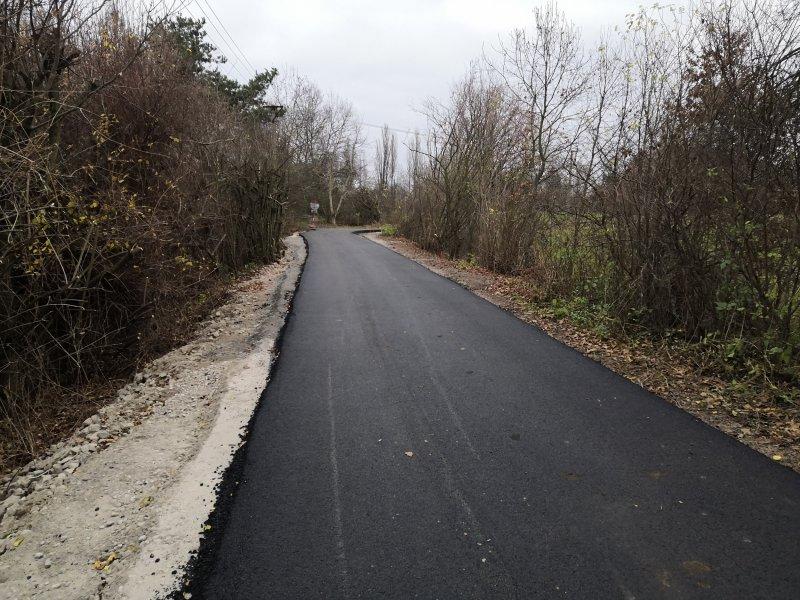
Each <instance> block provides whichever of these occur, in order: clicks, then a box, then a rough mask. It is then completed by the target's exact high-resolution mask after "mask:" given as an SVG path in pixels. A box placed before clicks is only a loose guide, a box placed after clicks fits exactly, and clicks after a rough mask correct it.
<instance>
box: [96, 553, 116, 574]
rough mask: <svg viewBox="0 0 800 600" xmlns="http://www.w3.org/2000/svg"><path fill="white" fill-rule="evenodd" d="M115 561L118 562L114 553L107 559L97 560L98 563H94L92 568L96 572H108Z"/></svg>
mask: <svg viewBox="0 0 800 600" xmlns="http://www.w3.org/2000/svg"><path fill="white" fill-rule="evenodd" d="M115 560H117V553H116V552H112V553H111V554H109V555H108V556H107V557H106V558H105V559H103V560H100V559H97V560H96V561H94V563H92V568H93V569H94V570H95V571H108V566H109V565H110V564H111V563H112V562H114V561H115Z"/></svg>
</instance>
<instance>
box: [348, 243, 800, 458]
mask: <svg viewBox="0 0 800 600" xmlns="http://www.w3.org/2000/svg"><path fill="white" fill-rule="evenodd" d="M363 235H364V236H365V237H367V238H368V239H370V240H372V241H373V242H376V243H378V244H381V245H383V246H386V247H387V248H389V249H391V250H394V251H395V252H397V253H398V254H401V255H402V256H405V257H406V258H410V259H411V260H413V261H415V262H417V263H419V264H421V265H423V266H424V267H426V268H428V269H430V270H431V271H433V272H435V273H437V274H439V275H441V276H443V277H446V278H448V279H450V280H452V281H455V282H456V283H459V284H460V285H462V286H464V287H466V288H467V289H469V290H471V291H472V292H474V293H475V294H476V295H478V296H480V297H482V298H484V299H485V300H488V301H489V302H491V303H493V304H495V305H497V306H499V307H501V308H503V309H505V310H508V311H510V312H512V313H513V314H514V315H516V316H517V317H518V318H520V319H521V320H523V321H525V322H528V323H531V324H533V325H536V326H537V327H539V328H540V329H542V330H543V331H545V332H546V333H547V334H548V335H550V336H551V337H553V338H555V339H557V340H559V341H560V342H562V343H564V344H566V345H567V346H570V347H572V348H574V349H576V350H578V351H579V352H581V353H582V354H584V355H585V356H587V357H589V358H591V359H593V360H595V361H597V362H599V363H601V364H603V365H605V366H606V367H608V368H609V369H611V370H612V371H614V372H616V373H618V374H619V375H622V376H623V377H625V378H627V379H629V380H630V381H632V382H634V383H636V384H637V385H639V386H641V387H643V388H644V389H646V390H648V391H650V392H653V393H655V394H658V395H659V396H661V397H662V398H664V399H666V400H667V401H669V402H671V403H672V404H675V405H676V406H679V407H680V408H682V409H683V410H685V411H687V412H689V413H691V414H693V415H694V416H695V417H697V418H699V419H700V420H702V421H704V422H705V423H707V424H709V425H711V426H712V427H715V428H717V429H719V430H721V431H723V432H725V433H727V434H728V435H730V436H731V437H734V438H736V439H738V440H739V441H740V442H742V443H744V444H746V445H748V446H750V447H751V448H753V449H754V450H756V451H758V452H761V453H762V454H764V455H766V456H768V457H770V458H771V459H772V460H774V461H776V462H780V463H781V464H783V465H785V466H787V467H789V468H791V469H793V470H795V471H797V472H799V473H800V407H797V406H793V405H784V406H780V405H777V404H776V403H775V402H774V400H773V399H772V398H770V397H768V396H767V395H763V396H762V397H759V394H754V393H752V392H753V390H747V389H745V390H742V389H740V388H739V387H737V385H736V383H735V382H731V381H727V380H725V379H723V378H722V377H719V376H717V375H715V374H714V373H713V372H705V371H703V369H701V368H698V366H697V364H696V361H695V360H694V358H695V357H694V356H692V355H691V352H689V351H686V350H685V349H683V348H681V347H679V346H671V345H669V344H666V343H657V342H656V341H654V340H648V339H636V340H624V339H617V338H607V337H606V338H604V337H600V336H598V335H597V334H596V333H595V332H594V331H592V330H588V329H587V328H585V327H579V326H577V325H575V324H573V323H571V322H570V321H569V320H567V319H556V318H554V317H552V316H551V315H549V314H547V311H545V310H542V309H541V307H539V306H537V305H536V303H535V302H532V301H531V299H530V286H529V285H528V284H527V282H525V281H524V279H523V278H520V277H514V276H504V275H499V274H497V273H493V272H491V271H489V270H487V269H483V268H480V267H475V266H471V265H467V264H464V263H463V262H458V261H454V260H450V259H448V258H446V257H444V256H440V255H437V254H434V253H432V252H428V251H426V250H423V249H421V248H420V247H419V246H417V245H416V244H414V243H413V242H411V241H409V240H406V239H404V238H402V237H385V236H382V235H381V234H380V233H376V232H369V233H364V234H363Z"/></svg>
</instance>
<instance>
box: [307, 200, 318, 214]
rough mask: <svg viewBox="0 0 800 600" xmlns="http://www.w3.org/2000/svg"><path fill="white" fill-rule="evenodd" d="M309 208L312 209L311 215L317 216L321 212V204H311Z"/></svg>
mask: <svg viewBox="0 0 800 600" xmlns="http://www.w3.org/2000/svg"><path fill="white" fill-rule="evenodd" d="M309 207H311V214H313V215H315V214H317V212H318V211H319V202H311V203H309Z"/></svg>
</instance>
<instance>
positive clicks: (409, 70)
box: [187, 0, 650, 156]
mask: <svg viewBox="0 0 800 600" xmlns="http://www.w3.org/2000/svg"><path fill="white" fill-rule="evenodd" d="M541 4H542V2H537V1H531V0H528V1H523V0H489V1H488V2H486V1H478V0H441V1H440V0H424V1H420V0H400V1H394V2H383V1H375V0H373V1H367V0H335V1H321V0H279V1H264V0H261V1H257V0H190V1H189V3H188V5H187V9H188V11H189V12H190V13H191V14H192V15H193V16H195V17H202V16H203V15H204V14H205V15H207V17H208V19H207V20H208V21H209V22H210V23H209V24H208V25H207V26H206V29H207V30H208V32H209V36H210V38H211V40H212V41H213V42H214V43H215V44H216V45H217V46H218V47H220V49H221V50H222V51H223V53H224V54H226V55H227V56H228V58H229V60H230V65H228V66H226V67H225V68H224V69H225V70H228V71H229V72H230V74H231V75H232V76H234V77H236V78H239V79H241V78H242V76H243V75H246V74H248V73H249V72H250V69H249V67H248V66H247V65H246V64H243V63H244V61H243V60H242V59H241V58H239V59H237V56H236V54H237V50H236V49H234V50H231V48H230V46H232V44H231V43H230V41H229V40H227V38H226V34H225V30H224V29H222V28H221V27H220V26H219V24H218V23H217V21H216V18H215V16H214V13H216V15H217V16H218V17H219V20H220V21H221V22H222V23H223V24H224V25H225V28H226V29H227V31H228V32H230V35H231V36H232V37H233V39H234V40H236V43H237V44H238V47H239V48H240V49H241V52H242V53H243V54H244V55H245V56H246V58H247V60H248V61H249V63H250V64H251V65H252V66H253V67H255V68H256V69H259V70H260V69H264V68H267V67H271V66H276V67H278V69H279V70H281V71H284V72H285V71H286V70H287V69H292V70H295V71H296V72H297V73H298V74H300V75H304V76H306V77H308V78H310V79H312V80H313V81H315V82H316V83H317V84H318V85H319V86H320V87H321V88H322V89H324V90H326V91H333V92H336V93H337V94H338V95H340V96H342V97H344V98H347V99H349V100H350V101H351V102H352V103H353V105H354V106H355V108H356V111H357V112H358V113H359V115H360V117H361V119H362V121H363V122H365V123H370V124H377V125H381V124H383V123H388V124H389V125H390V126H391V127H394V128H398V129H415V128H419V129H424V127H425V119H424V118H423V117H422V116H421V115H419V114H418V112H417V111H416V109H418V108H419V107H420V106H421V104H422V102H423V101H424V100H425V99H426V98H428V97H431V96H433V97H437V98H444V97H446V96H447V94H448V91H449V89H450V86H451V85H452V84H453V83H455V82H456V81H457V80H458V79H460V78H461V77H462V76H463V75H464V74H465V72H466V70H467V68H468V66H469V63H470V61H471V60H473V59H475V58H477V57H479V56H480V55H481V53H482V51H483V49H484V47H487V48H489V47H491V46H492V45H496V43H497V40H498V36H499V35H503V34H504V33H507V32H509V31H511V30H512V29H514V28H518V27H525V26H528V25H529V24H530V23H531V21H532V12H533V9H534V7H536V6H538V5H541ZM641 4H642V2H641V1H630V0H569V1H564V2H561V3H560V7H561V9H562V10H564V11H565V12H566V13H567V15H568V17H569V18H571V19H572V20H573V21H574V22H575V23H576V24H577V25H578V26H579V27H580V28H581V30H582V34H583V37H584V39H585V40H586V41H587V42H588V43H591V42H592V41H593V40H597V38H598V36H599V34H600V33H601V31H602V30H604V29H610V28H612V27H613V26H615V25H619V26H622V25H623V24H624V19H625V15H626V14H627V13H630V12H634V11H635V10H637V9H638V7H639V6H640V5H641ZM648 4H650V3H648ZM212 8H213V11H212V10H211V9H212ZM212 24H213V25H212ZM214 25H216V26H217V30H215V28H214ZM364 130H365V134H367V135H368V137H369V140H370V141H371V140H374V139H375V134H376V133H377V129H372V128H370V127H365V128H364ZM399 137H401V138H402V137H405V136H402V135H401V136H399ZM367 155H368V156H369V155H371V151H367Z"/></svg>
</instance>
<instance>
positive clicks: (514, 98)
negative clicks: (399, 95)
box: [401, 1, 800, 400]
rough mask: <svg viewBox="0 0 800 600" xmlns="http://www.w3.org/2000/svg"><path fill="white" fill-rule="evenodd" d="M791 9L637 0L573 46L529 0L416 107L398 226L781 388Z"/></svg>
mask: <svg viewBox="0 0 800 600" xmlns="http://www.w3.org/2000/svg"><path fill="white" fill-rule="evenodd" d="M799 7H800V5H798V3H797V2H769V1H767V2H758V3H756V2H749V1H748V2H734V1H730V2H723V3H713V4H712V3H707V4H704V5H702V6H700V7H699V8H698V9H696V10H693V11H691V12H683V11H682V10H679V9H675V8H670V7H667V8H661V9H658V8H656V9H651V10H648V11H641V12H639V13H636V14H633V15H630V17H629V19H628V22H627V23H626V26H625V27H624V28H622V29H621V30H618V31H615V32H613V33H611V34H609V35H606V36H605V39H604V40H603V41H602V43H600V44H598V45H597V46H594V47H589V48H587V47H586V46H585V45H584V44H583V43H582V42H581V38H580V33H579V31H578V30H577V29H576V28H575V27H574V26H573V25H572V24H571V23H569V22H568V21H567V20H566V19H565V17H564V16H563V14H562V13H560V12H559V10H558V9H557V7H556V6H555V5H549V6H547V7H545V8H542V9H537V10H536V11H535V15H534V23H533V27H532V28H530V29H527V30H522V29H521V30H518V31H515V32H513V33H512V34H511V35H509V36H508V37H507V38H505V39H503V40H502V41H501V42H500V44H499V45H498V46H497V47H496V48H494V49H493V50H491V51H489V52H487V54H486V56H485V57H484V58H483V60H482V61H480V62H478V63H476V65H475V66H474V68H473V69H472V70H471V71H470V73H469V74H468V76H467V77H466V78H465V79H464V81H463V82H462V83H461V84H459V85H457V86H456V87H455V89H454V90H453V92H452V95H451V97H450V99H449V101H447V102H445V103H431V104H430V105H429V107H428V111H427V113H428V117H429V131H428V134H427V137H425V138H423V139H421V140H420V139H418V140H416V141H415V142H414V143H413V144H412V153H411V159H410V191H409V192H408V195H407V197H406V198H405V199H404V202H403V204H402V218H401V220H402V224H401V232H402V233H403V234H404V235H406V236H407V237H409V238H411V239H413V240H415V241H417V242H418V243H420V244H421V245H422V246H424V247H426V248H428V249H431V250H434V251H442V252H446V253H447V254H449V255H450V256H451V257H458V258H469V259H470V260H473V261H475V262H477V263H479V264H481V265H483V266H486V267H488V268H491V269H494V270H496V271H499V272H502V273H515V274H521V275H523V276H525V277H527V278H529V279H530V281H531V282H532V283H533V284H534V285H535V287H536V289H537V290H538V294H539V296H540V299H541V300H542V301H544V302H553V303H554V304H555V305H556V306H558V307H560V309H564V308H565V307H566V310H567V311H569V307H570V306H573V305H574V306H580V307H581V310H583V311H586V310H588V309H587V307H589V308H590V309H591V311H592V314H593V316H594V319H595V321H596V322H598V323H600V322H601V321H602V322H603V323H606V322H611V323H615V324H617V325H620V326H623V327H631V326H636V327H641V328H642V329H643V330H646V331H649V332H651V333H652V332H654V333H656V334H657V335H669V336H675V337H677V338H682V339H686V340H689V341H692V342H699V343H701V344H702V345H703V347H704V348H706V349H707V350H708V351H709V352H711V353H713V354H714V355H715V356H717V357H718V358H719V359H720V364H723V365H724V366H725V367H726V368H728V369H730V370H731V372H733V373H734V374H736V376H737V377H739V376H745V377H763V378H766V381H767V382H768V383H769V382H774V381H782V382H783V383H784V384H785V383H787V382H788V383H790V384H792V383H793V384H794V385H795V386H796V384H797V383H798V382H800V310H798V307H800V156H798V150H799V149H800V29H798V27H800V8H799ZM787 399H788V400H791V398H790V397H787ZM795 400H797V398H796V397H795Z"/></svg>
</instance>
